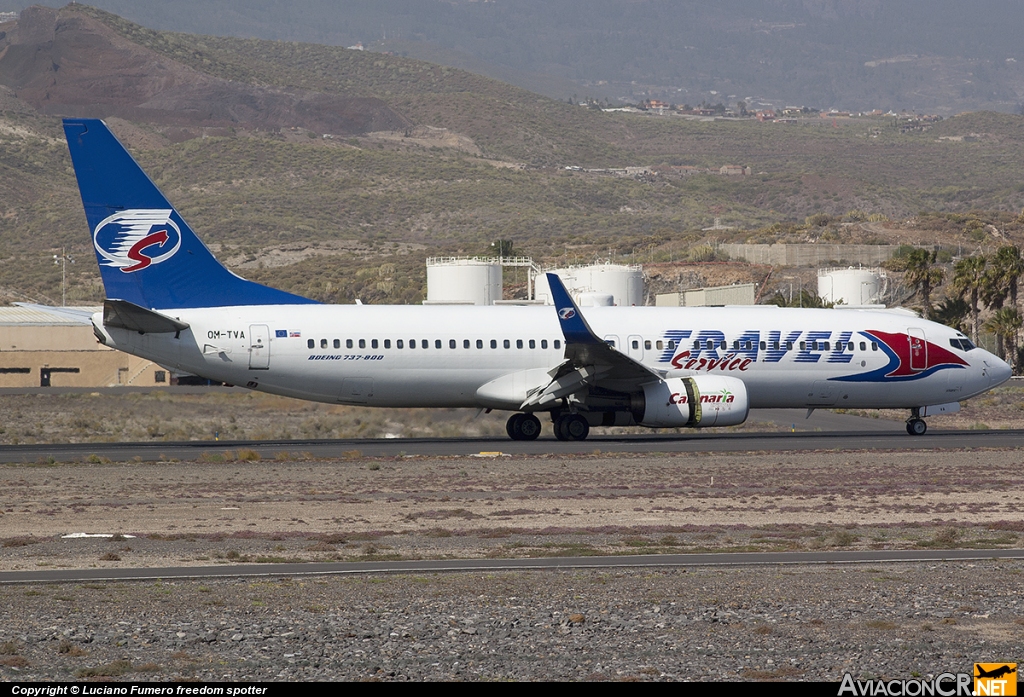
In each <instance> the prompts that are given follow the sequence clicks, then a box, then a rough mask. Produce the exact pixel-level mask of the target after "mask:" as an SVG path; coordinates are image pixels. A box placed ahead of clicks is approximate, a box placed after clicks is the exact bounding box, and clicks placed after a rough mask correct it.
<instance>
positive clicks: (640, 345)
mask: <svg viewBox="0 0 1024 697" xmlns="http://www.w3.org/2000/svg"><path fill="white" fill-rule="evenodd" d="M626 351H627V353H628V354H629V357H630V358H632V359H633V360H635V361H642V360H643V359H644V340H643V337H641V336H637V335H636V334H633V335H631V336H630V337H629V339H627V340H626Z"/></svg>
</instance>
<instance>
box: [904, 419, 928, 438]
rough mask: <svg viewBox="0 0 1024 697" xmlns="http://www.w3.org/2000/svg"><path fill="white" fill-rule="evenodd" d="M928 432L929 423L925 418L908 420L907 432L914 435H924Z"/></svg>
mask: <svg viewBox="0 0 1024 697" xmlns="http://www.w3.org/2000/svg"><path fill="white" fill-rule="evenodd" d="M927 432H928V423H927V422H926V421H925V420H924V419H911V420H910V421H908V422H907V433H909V434H910V435H912V436H923V435H924V434H925V433H927Z"/></svg>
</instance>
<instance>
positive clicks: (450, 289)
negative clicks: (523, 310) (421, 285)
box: [423, 257, 502, 305]
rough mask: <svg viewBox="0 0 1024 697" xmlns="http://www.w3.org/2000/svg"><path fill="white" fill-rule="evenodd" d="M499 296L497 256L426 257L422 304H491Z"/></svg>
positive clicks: (499, 272)
mask: <svg viewBox="0 0 1024 697" xmlns="http://www.w3.org/2000/svg"><path fill="white" fill-rule="evenodd" d="M501 297H502V276H501V263H500V262H499V261H498V260H497V259H480V258H459V257H433V258H429V259H427V299H426V300H425V301H424V302H423V304H424V305H493V304H494V303H495V302H496V301H498V300H501Z"/></svg>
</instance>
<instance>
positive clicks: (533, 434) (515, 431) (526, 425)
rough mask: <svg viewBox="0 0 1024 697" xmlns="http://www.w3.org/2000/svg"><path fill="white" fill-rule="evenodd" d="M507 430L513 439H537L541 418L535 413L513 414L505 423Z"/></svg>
mask: <svg viewBox="0 0 1024 697" xmlns="http://www.w3.org/2000/svg"><path fill="white" fill-rule="evenodd" d="M505 430H506V431H507V432H508V437H509V438H511V439H512V440H537V436H539V435H540V419H538V418H537V417H536V416H534V415H533V414H513V415H512V416H510V417H509V419H508V422H507V423H506V424H505Z"/></svg>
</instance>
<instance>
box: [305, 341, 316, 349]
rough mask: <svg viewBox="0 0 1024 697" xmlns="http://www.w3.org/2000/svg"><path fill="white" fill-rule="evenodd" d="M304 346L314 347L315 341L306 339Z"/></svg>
mask: <svg viewBox="0 0 1024 697" xmlns="http://www.w3.org/2000/svg"><path fill="white" fill-rule="evenodd" d="M306 348H316V342H315V341H313V340H312V339H310V340H308V341H307V342H306Z"/></svg>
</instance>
